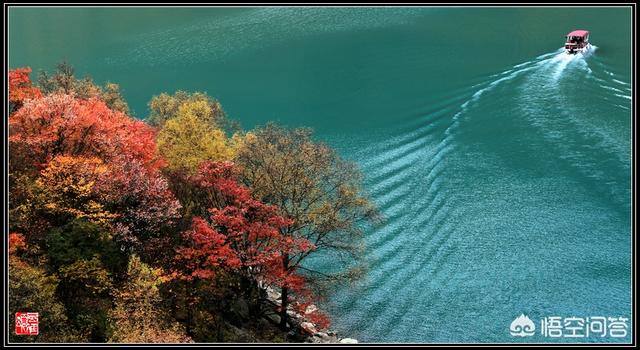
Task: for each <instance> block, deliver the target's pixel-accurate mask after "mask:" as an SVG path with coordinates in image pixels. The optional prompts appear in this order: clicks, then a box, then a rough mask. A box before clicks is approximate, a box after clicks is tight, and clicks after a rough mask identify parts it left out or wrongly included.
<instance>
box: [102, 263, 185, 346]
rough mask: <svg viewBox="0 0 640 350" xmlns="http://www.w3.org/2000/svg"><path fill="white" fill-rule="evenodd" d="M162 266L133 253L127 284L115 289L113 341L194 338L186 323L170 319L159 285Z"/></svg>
mask: <svg viewBox="0 0 640 350" xmlns="http://www.w3.org/2000/svg"><path fill="white" fill-rule="evenodd" d="M162 283H163V281H162V270H161V269H153V268H151V267H149V266H147V265H146V264H144V263H143V262H142V261H140V258H138V257H137V256H136V255H132V256H131V258H130V259H129V264H128V268H127V275H126V278H125V280H124V284H123V286H122V287H121V288H120V289H119V290H118V291H116V292H115V308H114V309H113V310H112V311H111V312H110V314H109V317H110V320H111V327H112V332H111V336H110V337H109V342H116V343H181V342H187V341H189V340H190V338H189V337H187V336H186V335H185V331H184V329H183V327H182V326H181V325H180V324H179V323H177V322H170V321H169V313H168V312H167V311H166V310H165V309H164V308H163V307H162V305H161V303H162V298H161V296H160V291H159V288H160V286H161V285H162Z"/></svg>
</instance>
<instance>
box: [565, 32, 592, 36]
mask: <svg viewBox="0 0 640 350" xmlns="http://www.w3.org/2000/svg"><path fill="white" fill-rule="evenodd" d="M587 35H589V31H588V30H574V31H573V32H571V33H569V34H567V36H583V37H584V36H587Z"/></svg>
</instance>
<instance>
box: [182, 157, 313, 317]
mask: <svg viewBox="0 0 640 350" xmlns="http://www.w3.org/2000/svg"><path fill="white" fill-rule="evenodd" d="M190 181H192V182H193V183H194V184H195V186H196V187H197V188H198V189H199V191H200V192H201V193H202V194H203V195H204V196H205V197H206V198H208V199H209V203H210V204H211V207H210V208H209V210H208V211H209V214H210V215H209V216H208V217H199V216H195V217H194V218H193V219H192V223H191V227H190V229H188V230H186V231H185V232H184V233H183V235H184V239H185V241H186V242H187V245H186V246H184V247H181V248H179V249H178V250H177V256H176V259H177V260H178V261H180V262H182V263H183V264H185V267H186V270H185V271H187V273H186V275H184V274H182V277H183V278H186V279H193V278H199V279H210V278H213V277H215V275H216V272H217V271H220V270H226V271H231V272H234V273H237V274H239V275H240V276H242V277H243V278H244V279H246V280H249V281H252V282H254V283H259V284H260V285H263V286H269V285H271V286H274V287H282V286H285V285H286V286H288V287H289V288H291V290H292V291H296V292H298V293H299V294H298V295H299V296H300V297H304V299H305V300H306V299H307V298H308V297H310V294H309V290H308V289H307V288H306V287H305V284H304V278H303V277H302V276H300V275H298V274H297V273H296V271H295V270H284V269H283V267H282V266H283V264H282V258H283V256H284V255H285V254H298V253H300V252H305V251H309V250H313V249H314V246H313V244H312V243H311V242H309V241H308V240H306V239H294V238H292V237H285V236H283V235H281V234H280V229H281V228H283V227H286V226H287V225H291V224H292V222H291V220H289V219H286V218H284V217H282V216H280V215H279V214H278V208H277V207H275V206H272V205H268V204H264V203H262V202H260V201H258V200H256V199H254V198H253V197H252V195H251V192H250V190H249V189H248V188H247V187H244V186H242V185H240V184H239V183H238V172H237V171H236V169H235V167H234V165H233V163H232V162H211V161H207V162H203V163H202V165H201V166H200V168H199V170H198V172H197V174H196V175H195V176H193V177H191V178H190ZM299 305H300V306H306V303H305V301H303V300H300V304H299Z"/></svg>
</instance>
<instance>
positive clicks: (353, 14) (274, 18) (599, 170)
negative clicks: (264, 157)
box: [9, 7, 632, 343]
mask: <svg viewBox="0 0 640 350" xmlns="http://www.w3.org/2000/svg"><path fill="white" fill-rule="evenodd" d="M573 29H588V30H590V31H591V42H592V43H593V44H594V45H595V46H596V49H595V50H594V51H593V53H592V54H591V55H588V56H582V55H577V56H568V55H565V54H564V53H562V52H561V50H560V48H561V46H562V44H563V42H564V35H565V34H566V33H568V32H569V31H570V30H573ZM9 30H10V33H9V35H10V36H9V49H10V51H9V59H10V62H9V64H10V67H20V66H30V67H32V68H33V69H34V71H38V70H40V69H52V68H53V67H54V66H55V64H56V63H57V62H60V61H62V60H67V61H68V62H69V63H71V64H72V65H74V67H75V68H76V71H77V72H78V73H79V75H84V74H89V75H91V76H92V77H93V78H94V79H95V80H96V81H98V82H101V83H102V82H105V81H107V80H109V81H112V82H116V83H118V84H120V85H121V87H122V89H123V91H124V96H125V97H126V99H127V100H128V101H129V103H130V106H131V107H132V109H133V111H134V112H135V114H136V116H138V117H140V118H144V117H145V116H146V114H147V110H146V104H147V102H148V101H149V99H150V98H151V96H153V95H156V94H159V93H161V92H165V91H166V92H173V91H175V90H177V89H183V90H191V91H193V90H200V91H206V92H208V93H209V94H210V95H212V96H215V97H216V98H218V99H219V100H220V101H221V103H222V105H223V106H224V108H225V110H226V111H227V112H228V114H229V116H230V117H231V118H234V119H237V120H239V121H240V122H241V124H242V126H243V127H245V128H247V129H249V128H252V127H254V126H256V125H261V124H264V123H266V122H267V121H270V120H275V121H278V122H280V123H282V124H285V125H288V126H309V127H312V128H314V129H315V130H316V132H317V134H316V135H317V138H318V139H319V140H321V141H324V142H327V143H328V144H330V145H332V146H333V147H335V148H336V149H338V150H339V152H340V153H341V154H342V155H343V156H344V157H345V158H348V159H352V160H354V161H356V162H357V163H358V164H359V165H360V167H361V168H362V170H363V172H364V174H365V181H366V186H365V187H366V189H367V190H368V191H369V193H370V196H371V198H372V200H373V201H374V202H375V203H376V204H377V205H378V207H379V208H380V211H381V213H382V214H383V215H384V217H385V219H386V221H385V223H384V225H381V226H379V227H376V228H375V229H371V230H369V231H368V232H367V234H366V241H367V252H366V254H367V255H366V259H367V261H368V263H369V268H370V269H369V272H368V274H367V276H366V278H364V279H363V280H362V281H360V282H359V283H358V284H356V285H353V286H348V287H344V288H338V289H337V290H336V291H335V292H334V293H333V294H332V295H331V296H330V297H329V299H328V300H327V302H326V303H325V304H324V305H323V306H324V307H325V308H326V309H327V310H329V312H330V314H331V316H332V321H333V326H332V327H333V328H335V329H336V330H337V331H338V332H339V333H341V334H342V335H344V336H348V337H353V338H356V339H359V340H360V341H361V342H428V343H434V342H450V343H453V342H547V341H559V342H566V341H572V342H580V341H590V342H591V341H593V342H609V341H613V342H615V341H623V342H629V341H630V340H631V338H630V336H627V337H626V338H612V337H600V336H595V335H594V336H591V337H589V338H573V339H569V338H549V337H544V336H542V335H541V334H540V332H539V331H538V330H537V333H536V335H534V336H532V337H526V338H520V337H513V336H511V335H510V333H509V326H510V324H511V322H512V321H513V320H514V319H515V318H516V317H517V316H518V315H520V314H522V313H524V314H526V315H528V316H529V317H530V318H531V319H532V320H534V322H536V326H537V327H538V328H539V327H540V320H541V319H542V318H543V317H552V316H559V317H563V318H565V317H571V316H577V317H596V316H605V317H627V318H631V228H630V227H631V146H632V145H631V126H632V125H631V117H632V112H631V104H632V100H631V96H632V93H631V83H632V81H631V73H632V72H631V68H632V67H631V64H632V57H631V47H630V45H631V39H632V28H631V10H630V9H627V8H442V7H439V8H370V9H365V8H217V9H214V8H183V9H176V8H171V9H168V8H155V9H135V8H128V9H122V8H120V9H118V8H103V9H83V8H66V9H44V8H29V9H27V8H17V9H12V10H11V11H10V12H9ZM313 263H314V264H317V265H320V266H324V267H325V268H332V267H333V266H331V263H332V261H331V260H329V259H322V257H319V258H317V259H315V261H314V262H313ZM628 325H629V327H631V323H630V321H629V322H628Z"/></svg>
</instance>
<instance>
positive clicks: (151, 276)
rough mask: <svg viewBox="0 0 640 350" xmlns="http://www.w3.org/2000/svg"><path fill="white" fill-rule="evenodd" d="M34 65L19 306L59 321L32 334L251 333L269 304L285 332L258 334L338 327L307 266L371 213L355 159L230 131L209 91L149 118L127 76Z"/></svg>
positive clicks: (21, 169)
mask: <svg viewBox="0 0 640 350" xmlns="http://www.w3.org/2000/svg"><path fill="white" fill-rule="evenodd" d="M30 73H31V69H30V68H18V69H15V70H11V71H10V72H9V102H10V104H11V111H10V117H9V146H10V157H9V181H10V188H9V189H10V201H9V216H10V221H9V224H10V226H9V229H10V231H9V232H11V233H10V234H9V247H8V249H9V251H8V252H9V255H10V269H11V272H12V273H11V278H10V288H11V289H12V293H11V301H10V302H11V307H10V310H8V311H9V312H15V311H16V310H26V309H32V308H35V311H41V312H42V313H43V315H46V316H45V317H44V318H43V319H46V320H47V325H46V326H45V328H43V330H45V331H46V332H43V333H42V335H39V336H37V337H33V338H29V339H28V340H26V341H33V342H40V341H51V342H89V341H90V342H107V341H108V342H136V343H137V342H141V343H152V342H191V341H228V340H230V341H237V340H242V341H244V340H243V339H244V338H242V337H240V338H239V336H238V335H237V334H234V330H237V327H242V326H243V324H245V323H247V324H252V325H256V324H259V322H258V323H257V319H258V318H260V317H263V316H265V315H267V314H268V313H269V311H271V314H277V315H280V317H281V320H280V321H273V320H271V319H269V320H271V323H274V327H273V330H272V331H274V332H276V333H279V334H280V335H277V336H274V334H273V333H268V334H269V335H265V334H267V333H265V334H262V333H261V335H260V336H256V337H257V338H254V339H261V338H260V337H265V336H266V337H276V338H277V339H286V337H287V336H286V335H283V334H287V333H286V332H289V331H290V328H291V327H293V326H292V325H291V323H290V322H289V314H288V313H287V311H291V310H294V311H296V312H297V313H298V314H300V315H303V317H304V319H305V320H307V321H311V322H313V323H314V324H315V325H316V326H317V327H319V328H325V327H327V326H328V324H329V318H328V317H327V315H326V314H324V313H323V312H321V311H320V310H318V309H317V308H316V307H315V306H314V305H313V303H315V302H317V301H318V298H319V295H318V294H317V292H316V290H315V289H314V288H313V287H312V283H311V282H312V281H311V279H312V278H313V276H312V275H311V274H310V273H309V272H310V271H312V270H310V269H307V268H305V267H304V266H303V261H304V258H306V257H307V256H309V255H310V254H312V253H313V252H315V251H317V250H318V249H329V248H335V247H346V246H347V245H346V244H345V243H352V242H346V240H349V239H351V237H355V236H354V235H350V234H352V233H353V232H354V231H355V228H354V226H353V225H354V222H355V220H354V218H356V217H360V216H363V215H364V214H368V210H369V207H368V203H367V202H366V201H365V199H364V198H362V197H361V196H360V195H359V194H358V191H357V183H356V180H352V179H353V178H354V177H353V176H352V175H354V174H356V173H355V172H354V171H352V168H350V167H348V166H347V165H345V163H342V162H340V161H339V159H338V158H337V156H336V155H335V154H334V153H332V152H331V151H330V150H328V149H327V148H326V147H325V146H319V145H316V144H314V143H313V142H312V141H310V139H309V137H308V134H306V133H302V134H300V133H299V134H295V133H292V134H289V133H284V132H283V131H282V130H281V129H269V128H267V129H265V130H258V131H257V132H255V133H253V132H247V133H245V132H241V131H239V130H237V129H236V130H233V131H230V129H233V128H232V127H231V125H232V123H230V122H229V121H228V120H227V119H226V116H225V114H224V112H223V110H222V107H221V105H220V104H219V102H218V101H216V100H215V99H213V98H211V97H209V96H208V95H206V94H204V93H193V94H191V93H186V92H183V91H178V92H177V93H176V94H175V95H168V94H161V95H160V96H156V97H154V98H153V99H152V101H151V103H150V104H149V106H150V110H151V113H150V116H149V120H148V121H147V122H145V121H142V120H138V119H136V118H133V117H131V116H130V115H128V111H129V109H128V105H127V104H126V102H125V101H124V99H123V98H122V96H121V94H120V90H119V87H118V86H117V85H116V84H110V83H109V84H107V85H106V86H105V87H100V86H98V85H96V84H95V83H93V81H92V80H91V79H88V78H85V79H77V78H75V77H74V75H73V69H72V68H71V67H70V66H68V65H66V64H62V65H60V66H59V67H58V72H57V73H56V74H54V75H52V76H48V75H47V74H46V73H43V74H42V75H41V76H40V78H39V79H38V82H39V84H38V86H34V84H33V83H32V82H31V80H30V77H29V74H30ZM274 130H275V131H274ZM254 156H255V157H259V159H255V160H254V159H253V158H252V157H254ZM298 165H300V166H304V167H305V168H304V169H303V168H301V167H298ZM267 287H270V288H273V289H276V290H280V291H282V294H281V297H280V301H279V302H278V303H279V304H278V303H275V302H274V301H273V300H266V299H265V293H266V289H265V288H267ZM21 290H23V291H26V292H24V293H22V292H19V291H21ZM246 303H249V305H248V306H246V305H245V304H246ZM269 303H271V304H269ZM265 305H269V306H267V307H265ZM245 309H248V310H246V312H245V311H244V310H245ZM148 317H151V318H153V319H154V320H156V321H157V322H150V321H149V320H146V319H145V318H148ZM265 317H266V316H265ZM10 318H11V317H10ZM139 319H145V320H144V321H138V320H139ZM263 321H264V319H263ZM49 322H50V323H49ZM230 325H233V326H230ZM276 326H277V327H276ZM261 327H262V326H261ZM283 331H284V333H283ZM11 339H12V340H17V341H25V340H24V339H22V338H20V337H19V336H16V335H12V336H11Z"/></svg>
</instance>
